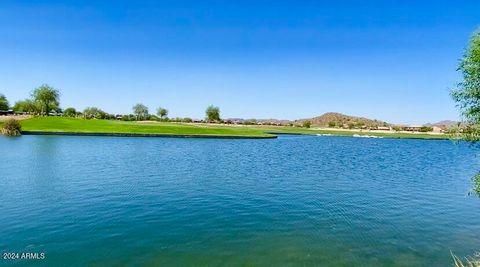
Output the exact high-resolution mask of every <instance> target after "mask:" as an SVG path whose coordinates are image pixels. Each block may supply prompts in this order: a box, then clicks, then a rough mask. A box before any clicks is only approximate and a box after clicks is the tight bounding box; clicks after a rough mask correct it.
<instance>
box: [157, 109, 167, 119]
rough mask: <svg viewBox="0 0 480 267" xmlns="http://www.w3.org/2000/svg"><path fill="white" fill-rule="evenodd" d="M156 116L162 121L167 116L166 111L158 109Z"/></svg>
mask: <svg viewBox="0 0 480 267" xmlns="http://www.w3.org/2000/svg"><path fill="white" fill-rule="evenodd" d="M157 115H158V116H159V117H160V119H164V118H166V117H167V115H168V110H167V109H165V108H162V107H159V108H158V109H157Z"/></svg>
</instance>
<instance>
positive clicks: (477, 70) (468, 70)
mask: <svg viewBox="0 0 480 267" xmlns="http://www.w3.org/2000/svg"><path fill="white" fill-rule="evenodd" d="M458 71H460V72H461V73H462V78H463V79H462V81H461V82H460V83H458V85H457V88H456V89H454V90H453V91H452V93H451V95H452V97H453V99H454V100H455V101H456V102H457V105H458V106H459V107H460V109H461V111H462V115H463V116H464V118H465V120H466V122H467V123H468V124H472V125H473V124H480V29H479V30H477V31H476V32H475V33H474V34H473V36H472V38H471V39H470V43H469V46H468V48H467V49H466V50H465V53H464V55H463V57H462V59H461V60H460V65H459V67H458ZM469 138H470V139H474V140H478V139H480V136H472V135H471V136H470V137H469Z"/></svg>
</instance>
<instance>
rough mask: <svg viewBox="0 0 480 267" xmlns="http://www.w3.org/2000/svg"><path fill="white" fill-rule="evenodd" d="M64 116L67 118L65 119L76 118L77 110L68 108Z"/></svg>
mask: <svg viewBox="0 0 480 267" xmlns="http://www.w3.org/2000/svg"><path fill="white" fill-rule="evenodd" d="M63 116H65V117H76V116H77V110H75V109H74V108H66V109H65V110H64V111H63Z"/></svg>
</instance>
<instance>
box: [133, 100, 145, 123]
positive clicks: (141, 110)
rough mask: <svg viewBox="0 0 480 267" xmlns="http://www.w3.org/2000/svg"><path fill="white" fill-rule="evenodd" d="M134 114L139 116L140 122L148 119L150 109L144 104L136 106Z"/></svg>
mask: <svg viewBox="0 0 480 267" xmlns="http://www.w3.org/2000/svg"><path fill="white" fill-rule="evenodd" d="M132 109H133V114H135V116H137V119H138V120H145V119H148V118H147V117H148V107H147V106H145V105H143V104H140V103H139V104H136V105H135V106H133V108H132Z"/></svg>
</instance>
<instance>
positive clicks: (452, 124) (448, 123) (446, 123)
mask: <svg viewBox="0 0 480 267" xmlns="http://www.w3.org/2000/svg"><path fill="white" fill-rule="evenodd" d="M458 123H459V122H458V121H450V120H443V121H439V122H436V123H427V124H425V126H428V127H433V126H437V127H440V128H451V127H455V126H457V125H458Z"/></svg>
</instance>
